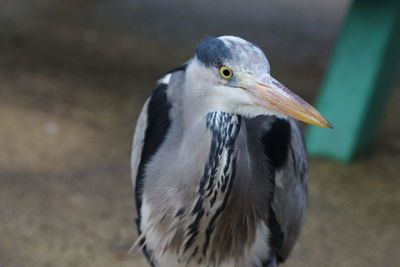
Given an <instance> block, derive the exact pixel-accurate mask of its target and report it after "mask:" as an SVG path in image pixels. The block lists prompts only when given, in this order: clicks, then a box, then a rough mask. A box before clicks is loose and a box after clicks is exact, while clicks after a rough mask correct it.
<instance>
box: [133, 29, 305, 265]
mask: <svg viewBox="0 0 400 267" xmlns="http://www.w3.org/2000/svg"><path fill="white" fill-rule="evenodd" d="M225 65H226V66H229V67H230V68H229V70H233V73H234V75H233V76H232V77H229V78H227V77H224V75H225V74H224V73H222V74H221V73H219V74H218V69H219V70H220V71H221V66H225ZM249 75H251V76H252V77H253V76H254V77H256V78H257V80H260V81H263V82H266V83H267V81H266V79H267V78H268V79H271V81H270V82H271V83H269V84H274V85H276V84H277V82H276V80H272V79H273V78H270V76H269V64H268V61H267V59H266V57H265V56H264V54H263V53H262V52H261V50H260V49H259V48H258V47H256V46H254V45H253V44H251V43H249V42H247V41H244V40H243V39H240V38H238V37H232V36H224V37H219V38H209V39H206V40H203V41H202V42H201V43H200V44H199V45H198V47H197V48H196V52H195V56H194V57H193V58H192V59H191V60H190V61H188V62H187V63H186V64H185V65H183V66H181V67H180V68H177V69H176V70H174V71H173V72H171V73H169V74H168V75H167V76H165V77H164V78H163V79H161V80H160V81H159V85H158V88H157V89H156V90H155V91H154V93H153V94H152V95H151V96H150V97H149V99H148V100H147V101H146V103H145V105H144V107H143V110H142V112H141V114H140V116H139V119H138V122H137V126H136V130H135V135H134V141H133V150H132V180H133V185H134V189H135V194H136V206H137V213H138V219H137V224H138V225H137V226H138V230H139V234H140V236H139V239H138V245H139V246H140V247H141V249H142V250H143V253H144V254H145V256H146V257H147V258H148V260H149V262H150V264H152V265H153V266H160V267H164V266H165V267H174V266H213V267H214V266H227V267H228V266H236V267H239V266H240V267H242V266H251V267H269V266H276V265H277V264H278V262H281V261H284V260H285V259H286V258H287V257H288V255H289V253H290V251H291V250H292V248H293V245H294V243H295V241H296V240H297V238H298V235H299V231H300V226H301V224H302V220H303V214H304V210H305V206H306V198H307V155H306V152H305V147H304V142H303V137H302V133H301V130H300V128H299V126H298V123H297V122H296V121H295V120H294V119H292V118H290V117H288V116H286V115H285V114H281V113H279V112H277V111H275V110H273V109H270V108H268V107H265V106H260V104H254V102H255V100H254V98H253V96H251V97H248V96H247V95H248V94H249V93H248V92H247V91H246V90H244V89H243V88H245V87H246V86H244V85H243V84H244V83H245V82H244V81H245V80H246V81H247V79H248V77H249ZM220 76H221V77H224V78H221V77H220ZM227 76H228V75H227ZM246 77H247V78H246ZM266 77H267V78H266ZM278 85H279V86H281V85H280V84H278ZM271 86H272V85H271ZM279 86H278V87H279ZM296 97H297V96H296Z"/></svg>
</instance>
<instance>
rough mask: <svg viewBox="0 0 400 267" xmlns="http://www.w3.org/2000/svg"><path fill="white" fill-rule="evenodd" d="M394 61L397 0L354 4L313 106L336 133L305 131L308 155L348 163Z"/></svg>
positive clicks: (399, 24)
mask: <svg viewBox="0 0 400 267" xmlns="http://www.w3.org/2000/svg"><path fill="white" fill-rule="evenodd" d="M399 58H400V1H398V0H380V1H377V0H354V2H353V4H352V6H351V8H350V10H349V12H348V15H347V18H346V19H345V22H344V24H343V27H342V32H341V35H340V36H339V39H338V41H337V43H336V47H335V51H334V53H333V57H332V59H331V65H330V68H329V71H328V73H327V75H326V78H325V81H324V83H323V85H322V91H321V93H320V95H319V97H318V98H317V104H316V106H317V108H318V110H319V111H320V112H321V113H322V114H323V115H324V116H325V117H326V118H328V120H329V121H330V122H331V123H332V124H333V125H334V127H335V129H334V130H330V129H325V128H319V127H315V126H310V127H309V128H308V129H307V130H308V131H307V134H306V140H307V146H308V151H309V153H310V154H311V155H316V156H325V157H329V158H332V159H336V160H339V161H344V162H350V161H351V160H352V159H353V158H354V157H355V156H356V155H357V154H358V153H361V152H363V151H365V150H366V149H367V148H368V146H369V144H370V143H371V141H372V140H373V138H374V136H375V134H376V132H377V129H378V128H379V123H380V122H381V121H382V115H383V111H384V108H385V106H386V103H387V100H388V97H389V95H390V89H391V88H392V87H393V82H394V80H395V76H396V73H397V63H398V62H399Z"/></svg>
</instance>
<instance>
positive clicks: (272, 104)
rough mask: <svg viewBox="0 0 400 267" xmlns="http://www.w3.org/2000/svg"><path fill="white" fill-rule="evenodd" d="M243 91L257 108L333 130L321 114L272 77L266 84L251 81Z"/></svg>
mask: <svg viewBox="0 0 400 267" xmlns="http://www.w3.org/2000/svg"><path fill="white" fill-rule="evenodd" d="M244 89H246V90H247V91H249V92H250V93H251V96H252V97H253V101H254V102H255V103H256V104H257V105H259V106H262V107H264V108H267V109H269V110H272V111H275V112H278V113H281V114H284V115H287V116H290V117H293V118H295V119H298V120H300V121H304V122H306V123H310V124H314V125H317V126H322V127H326V128H333V126H332V124H330V123H329V121H328V120H327V119H325V118H324V116H322V115H321V113H319V112H318V111H317V110H316V109H315V108H313V107H312V106H311V105H310V104H308V103H307V102H306V101H304V100H303V99H301V98H300V97H299V96H298V95H296V94H295V93H293V92H292V91H290V90H289V89H287V88H286V87H285V86H283V85H282V84H281V83H279V82H278V81H277V80H275V79H274V78H272V77H269V79H268V81H267V82H266V83H261V82H257V81H252V82H250V84H247V85H246V86H244Z"/></svg>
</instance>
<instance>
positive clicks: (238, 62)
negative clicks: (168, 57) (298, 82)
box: [186, 36, 332, 127]
mask: <svg viewBox="0 0 400 267" xmlns="http://www.w3.org/2000/svg"><path fill="white" fill-rule="evenodd" d="M186 84H187V87H190V88H192V90H194V91H195V95H196V97H201V98H203V99H205V100H206V101H205V102H206V103H203V104H206V105H207V106H208V107H207V108H208V109H209V110H210V111H225V112H228V113H234V114H239V115H243V116H247V117H254V116H257V115H276V116H280V117H285V116H290V117H293V118H296V119H298V120H301V121H304V122H307V123H311V124H315V125H318V126H323V127H332V126H331V125H330V123H329V122H328V121H327V120H326V119H325V118H324V117H323V116H322V115H321V114H320V113H319V112H318V111H317V110H315V109H314V108H313V107H312V106H311V105H309V104H308V103H307V102H305V101H304V100H303V99H301V98H300V97H299V96H297V95H296V94H294V93H293V92H291V91H290V90H289V89H287V88H286V87H285V86H283V85H282V84H281V83H279V82H278V81H277V80H275V79H274V78H273V77H271V75H270V67H269V63H268V60H267V58H266V56H265V55H264V53H263V52H262V51H261V49H260V48H258V47H257V46H256V45H254V44H252V43H250V42H248V41H246V40H243V39H241V38H239V37H234V36H221V37H218V38H213V37H209V38H206V39H204V40H202V41H201V42H200V43H199V44H198V45H197V47H196V51H195V56H194V57H193V59H192V60H191V62H190V64H189V65H188V68H187V74H186Z"/></svg>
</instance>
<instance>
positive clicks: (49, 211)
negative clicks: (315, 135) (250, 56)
mask: <svg viewBox="0 0 400 267" xmlns="http://www.w3.org/2000/svg"><path fill="white" fill-rule="evenodd" d="M206 2H207V3H210V2H209V1H206ZM32 3H34V4H26V2H24V1H22V0H18V1H16V0H15V1H5V2H3V3H2V4H0V6H2V8H0V32H1V35H0V148H1V149H0V266H1V267H20V266H32V267H36V266H45V267H52V266H60V267H63V266H85V267H90V266H131V267H139V266H147V265H146V263H145V261H144V260H143V258H142V257H141V256H140V255H139V254H138V253H135V252H134V253H131V254H127V251H128V250H129V248H130V246H131V245H132V243H133V242H134V240H135V237H136V229H135V227H134V223H133V218H134V216H135V214H134V202H133V192H132V187H131V182H130V176H129V154H130V146H131V136H132V132H133V129H134V124H135V120H136V117H137V115H138V112H139V111H140V108H141V105H142V103H143V102H144V99H145V97H146V96H147V95H148V93H149V92H150V90H151V89H152V88H153V84H154V81H155V80H156V79H157V78H158V77H160V75H161V74H162V73H163V72H165V71H167V70H168V69H170V68H172V67H174V66H175V65H178V64H179V63H181V62H183V61H185V60H186V59H187V58H188V57H190V55H191V53H192V49H193V45H194V44H195V43H196V42H197V41H198V40H199V39H200V38H201V37H202V36H203V35H204V34H205V33H208V34H214V35H218V34H221V33H222V32H224V30H225V29H227V31H228V32H229V33H234V34H238V35H242V36H245V37H246V38H248V39H250V40H253V41H255V42H257V43H258V44H260V45H261V47H263V48H264V49H266V48H268V51H269V52H268V51H267V52H268V54H269V55H270V61H271V65H272V70H273V72H274V73H275V76H277V77H278V78H279V80H281V81H282V82H284V83H286V84H287V85H288V86H289V87H290V88H292V89H294V90H295V91H296V92H298V93H299V94H300V95H302V96H304V97H305V98H306V99H308V100H310V101H312V100H313V99H314V96H315V94H316V91H317V89H318V86H319V84H320V82H321V80H322V78H323V71H324V69H325V67H326V65H327V62H328V58H329V53H330V51H331V48H332V46H333V41H334V38H335V36H336V35H337V32H338V28H339V24H340V21H341V19H342V18H343V15H344V12H345V10H346V7H347V1H338V3H336V4H334V5H332V4H329V1H319V2H318V1H311V0H308V1H304V3H305V4H304V6H302V7H299V8H298V9H296V10H293V8H292V5H293V3H294V2H293V1H292V2H290V1H288V0H287V1H281V2H278V1H271V3H272V4H271V6H268V7H266V6H265V4H262V3H260V2H258V1H252V2H251V6H250V7H249V12H248V13H246V14H243V15H242V16H241V17H240V18H238V19H236V18H235V19H229V18H230V17H232V16H233V15H236V14H237V11H236V10H237V7H238V6H240V5H241V4H239V1H232V3H233V4H232V5H233V7H232V6H231V7H230V9H229V8H228V9H218V8H216V9H215V10H210V8H208V7H207V6H202V5H197V4H190V5H189V4H188V6H187V7H186V9H185V10H186V12H182V10H181V9H180V8H178V7H179V5H182V1H179V0H175V1H172V3H173V4H171V5H172V7H169V8H171V10H170V11H169V13H167V14H166V12H163V10H165V8H166V6H165V5H163V4H162V2H161V1H155V0H153V1H148V2H147V3H136V2H134V3H130V5H128V4H126V3H124V2H123V1H122V0H121V1H120V0H119V1H115V2H114V4H110V3H109V2H107V1H98V2H96V1H81V2H80V1H61V0H58V1H53V2H52V1H49V0H36V1H32ZM224 3H227V1H221V2H218V3H217V4H216V5H218V7H220V6H223V4H224ZM260 6H261V7H262V8H264V10H266V14H267V15H268V16H267V17H264V15H265V14H263V13H262V12H261V11H259V10H260ZM311 7H315V8H316V9H317V10H318V12H316V11H315V10H313V12H311V13H309V12H308V10H310V9H309V8H311ZM271 9H272V10H277V11H279V12H281V13H285V12H287V11H288V10H290V11H291V13H289V14H293V16H284V17H282V16H280V15H279V14H280V13H279V12H278V13H277V14H275V13H274V12H273V11H271ZM250 11H252V12H250ZM235 12H236V13H235ZM131 14H133V15H132V16H131ZM204 14H207V15H208V16H209V18H210V19H208V20H205V19H204V18H203V15H204ZM232 14H233V15H232ZM285 14H287V13H285ZM216 15H218V16H222V17H223V18H225V19H224V20H221V21H222V22H221V23H219V21H220V20H216V19H215V16H216ZM182 20H187V21H188V23H187V24H185V25H182V24H179V25H180V27H177V29H175V31H174V32H173V34H174V35H173V37H171V36H168V35H167V34H166V33H165V30H166V29H167V30H168V29H171V28H172V27H173V26H174V25H177V24H176V23H177V21H182ZM138 21H141V22H143V21H144V23H141V24H140V25H139V24H137V22H138ZM295 21H298V22H296V23H294V22H295ZM245 22H246V23H248V24H247V26H244V25H245ZM199 23H201V24H202V25H203V27H204V28H203V29H201V30H197V32H193V31H192V29H194V28H193V27H195V26H193V25H198V24H199ZM261 23H264V24H263V25H260V24H261ZM221 24H222V25H221ZM267 26H269V27H267ZM263 28H268V29H267V30H266V31H267V32H266V33H265V35H262V36H260V35H259V34H258V33H259V32H260V31H261V30H260V29H263ZM276 28H278V29H279V30H280V31H279V32H278V33H276V32H275V29H276ZM149 32H150V33H153V35H152V34H150V33H149ZM274 32H275V33H274ZM271 36H272V37H271ZM293 51H296V53H294V52H293ZM293 54H294V55H293ZM399 102H400V83H399V82H397V83H396V88H395V90H394V91H393V94H392V97H391V99H390V102H389V104H388V108H387V111H386V113H385V118H384V121H383V122H382V128H381V130H380V131H379V135H378V137H377V140H376V142H375V143H374V145H373V147H372V148H371V150H370V152H369V153H368V154H366V155H363V156H362V157H360V158H359V159H358V160H356V161H355V162H354V163H352V164H350V165H345V164H340V163H335V162H331V161H328V160H324V159H315V158H312V159H311V162H310V164H311V172H310V191H309V192H310V198H309V207H308V212H307V217H306V221H305V225H304V228H303V231H302V234H301V237H300V240H299V242H298V244H297V245H296V247H295V250H294V252H293V254H292V256H291V257H290V259H289V260H288V261H287V263H285V264H284V266H293V267H302V266H304V267H305V266H325V267H331V266H332V267H333V266H335V267H338V266H344V267H353V266H354V267H361V266H363V267H366V266H385V267H386V266H387V267H395V266H399V262H400V254H399V247H400V212H399V211H400V194H399V191H400V175H399V173H400V164H399V163H400V124H399V121H398V117H399V115H400V106H399V105H398V103H399ZM327 141H328V140H327Z"/></svg>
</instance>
